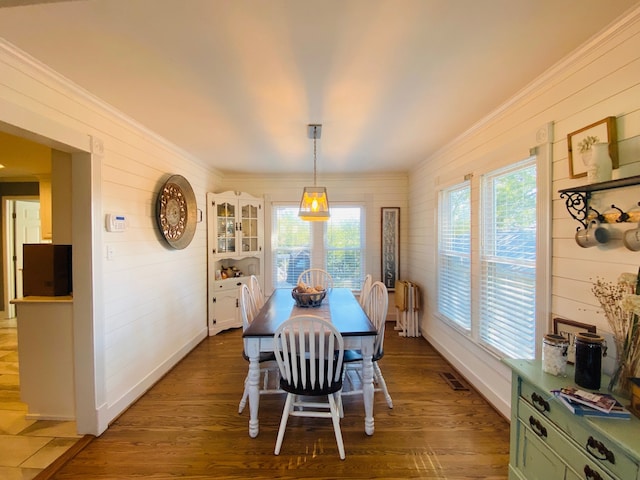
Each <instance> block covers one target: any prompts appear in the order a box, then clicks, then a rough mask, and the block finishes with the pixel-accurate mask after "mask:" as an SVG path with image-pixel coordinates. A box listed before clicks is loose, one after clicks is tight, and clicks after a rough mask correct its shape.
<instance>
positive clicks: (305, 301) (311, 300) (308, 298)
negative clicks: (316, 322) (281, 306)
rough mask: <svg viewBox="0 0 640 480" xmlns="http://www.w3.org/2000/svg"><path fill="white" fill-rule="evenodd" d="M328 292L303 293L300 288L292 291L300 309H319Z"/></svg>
mask: <svg viewBox="0 0 640 480" xmlns="http://www.w3.org/2000/svg"><path fill="white" fill-rule="evenodd" d="M326 295H327V291H326V290H315V291H312V292H308V291H303V290H301V289H299V288H298V287H295V288H294V289H293V290H291V296H292V297H293V299H294V300H295V301H296V305H297V306H298V307H319V306H320V305H321V304H322V300H324V297H326Z"/></svg>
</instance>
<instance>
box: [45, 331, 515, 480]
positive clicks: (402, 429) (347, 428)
mask: <svg viewBox="0 0 640 480" xmlns="http://www.w3.org/2000/svg"><path fill="white" fill-rule="evenodd" d="M240 349H241V333H240V331H239V330H234V331H228V332H223V333H221V334H219V335H217V336H215V337H210V338H207V339H206V340H204V341H203V342H202V343H201V344H200V345H198V347H196V348H195V349H194V350H193V351H192V352H191V353H190V354H189V355H188V356H187V357H186V358H185V359H183V360H182V361H181V362H180V363H179V364H178V365H177V366H176V367H175V368H174V369H173V370H172V371H171V372H169V373H168V374H167V375H166V376H165V377H164V378H163V379H162V380H161V381H160V382H158V383H157V384H156V385H155V386H154V387H153V388H152V389H150V390H149V392H147V393H146V394H145V395H144V396H143V397H142V398H140V399H139V400H138V401H137V402H136V403H135V404H134V405H132V406H131V407H130V408H129V409H128V410H127V411H126V412H124V413H123V414H122V415H121V416H120V417H119V418H118V419H117V420H116V421H115V422H114V423H113V424H112V425H111V426H110V428H109V429H108V430H107V431H106V432H105V433H104V434H103V435H101V436H100V437H99V438H96V439H94V440H93V441H92V442H91V443H90V444H89V445H87V446H86V447H85V448H84V449H83V450H82V451H80V452H79V453H78V454H77V455H76V456H75V457H74V458H73V459H71V460H70V461H68V462H67V463H66V464H65V465H64V466H63V467H62V468H61V469H60V470H59V471H58V472H57V473H56V474H55V475H53V476H52V477H51V478H53V479H59V480H80V479H82V480H90V479H96V480H102V479H110V480H112V479H119V480H127V479H134V478H149V479H175V478H180V479H205V478H207V479H210V478H228V479H243V480H246V479H255V480H261V479H273V478H279V479H318V478H327V479H330V478H344V479H361V478H384V479H389V480H393V479H408V478H425V479H444V478H447V479H454V478H459V479H462V478H486V479H506V478H507V475H508V462H509V424H508V422H507V421H506V420H505V419H504V418H502V417H501V416H500V415H499V414H498V413H497V412H496V411H495V410H494V409H493V408H492V407H491V406H490V405H488V404H487V402H486V401H485V400H484V399H483V398H482V397H481V396H480V395H479V394H478V393H477V392H475V391H474V390H473V389H469V390H453V389H451V387H450V386H449V385H447V383H446V382H445V381H444V380H443V379H442V377H441V376H440V375H439V374H440V372H443V371H448V372H454V371H453V369H452V368H451V366H450V365H448V364H447V362H445V361H444V360H443V359H442V357H440V355H438V353H437V352H435V350H434V349H433V348H432V347H431V346H430V345H429V343H428V342H427V341H426V340H424V339H422V338H403V337H399V336H398V335H397V333H396V332H394V331H393V329H392V328H388V329H387V334H386V338H385V357H384V358H383V359H382V360H381V362H380V365H381V368H382V370H383V373H384V376H385V380H386V381H387V386H388V388H389V392H390V393H391V396H392V397H393V402H394V408H393V409H389V408H388V407H387V404H386V402H385V400H384V397H383V396H382V395H381V394H376V396H375V407H374V415H375V427H376V430H375V433H374V435H373V436H371V437H369V436H367V435H366V434H365V433H364V407H363V404H362V400H361V398H359V397H358V396H351V397H345V398H344V409H345V416H344V418H343V419H342V421H341V429H342V434H343V438H344V444H345V449H346V454H347V458H346V460H344V461H341V460H340V459H339V457H338V450H337V446H336V443H335V438H334V435H333V429H332V427H331V423H330V421H328V420H327V421H323V419H315V418H290V419H289V425H288V427H287V431H286V433H285V438H284V443H283V446H282V451H281V454H280V455H279V456H276V455H274V454H273V449H274V446H275V438H276V434H277V430H278V426H279V422H280V416H281V414H282V407H283V404H284V395H283V394H282V395H269V396H262V397H261V399H260V434H259V435H258V437H257V438H255V439H252V438H250V437H249V435H248V422H249V409H248V407H247V408H246V409H245V411H244V412H243V413H242V414H238V411H237V409H238V402H239V400H240V397H241V396H242V390H243V380H244V377H245V375H246V373H247V368H248V365H247V363H246V362H244V361H243V360H242V359H241V357H240Z"/></svg>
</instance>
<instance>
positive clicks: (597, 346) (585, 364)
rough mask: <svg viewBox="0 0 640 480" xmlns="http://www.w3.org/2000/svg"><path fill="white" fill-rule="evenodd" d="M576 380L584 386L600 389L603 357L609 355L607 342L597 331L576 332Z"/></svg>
mask: <svg viewBox="0 0 640 480" xmlns="http://www.w3.org/2000/svg"><path fill="white" fill-rule="evenodd" d="M575 345H576V369H575V378H574V380H575V382H576V384H578V385H579V386H581V387H583V388H588V389H591V390H598V389H599V388H600V378H601V376H602V357H606V356H607V342H606V341H605V339H604V338H603V337H601V336H600V335H598V334H595V333H589V332H584V333H576V336H575Z"/></svg>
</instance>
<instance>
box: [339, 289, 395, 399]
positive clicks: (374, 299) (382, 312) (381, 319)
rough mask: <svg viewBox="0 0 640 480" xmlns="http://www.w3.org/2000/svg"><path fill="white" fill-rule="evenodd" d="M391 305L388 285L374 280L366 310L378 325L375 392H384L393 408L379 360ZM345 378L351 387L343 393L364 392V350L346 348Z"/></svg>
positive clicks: (374, 366) (375, 345)
mask: <svg viewBox="0 0 640 480" xmlns="http://www.w3.org/2000/svg"><path fill="white" fill-rule="evenodd" d="M388 306H389V293H388V291H387V287H386V286H385V284H384V283H382V282H374V283H373V284H372V285H371V289H370V290H369V293H368V295H367V298H366V299H365V304H364V311H365V312H366V313H367V316H368V317H369V320H371V322H372V323H373V324H374V325H375V326H376V330H377V333H376V340H375V343H374V348H373V357H372V361H373V380H374V384H375V385H374V392H384V398H385V400H386V401H387V405H388V406H389V408H393V400H392V399H391V395H389V390H388V389H387V383H386V382H385V380H384V376H383V375H382V370H381V369H380V365H379V364H378V362H379V361H380V360H381V359H382V357H383V356H384V330H385V323H386V319H387V309H388ZM344 362H345V378H346V379H347V380H348V381H349V382H350V385H351V387H352V388H351V389H350V390H349V391H343V393H342V395H345V396H347V395H355V394H362V387H361V385H362V365H363V359H362V352H361V351H360V350H345V352H344ZM350 373H353V374H355V375H356V376H357V377H358V383H357V384H355V383H354V382H352V381H351V379H350V378H349V374H350Z"/></svg>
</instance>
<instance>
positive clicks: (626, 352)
mask: <svg viewBox="0 0 640 480" xmlns="http://www.w3.org/2000/svg"><path fill="white" fill-rule="evenodd" d="M591 291H592V292H593V294H594V296H595V297H596V299H597V300H598V301H599V302H600V306H601V307H602V310H603V312H604V315H605V317H606V318H607V322H608V324H609V327H610V328H611V332H612V333H613V340H614V342H615V344H616V369H615V371H614V374H613V375H612V377H611V382H610V384H609V390H610V391H613V392H615V393H619V394H621V395H626V396H628V395H629V392H630V390H631V384H630V382H629V378H631V377H635V376H636V373H637V371H638V367H639V366H640V270H639V271H638V273H637V274H633V273H623V274H621V275H620V277H619V278H618V282H617V283H612V282H606V281H604V280H602V279H600V278H599V279H597V280H596V282H595V283H594V284H593V286H592V288H591Z"/></svg>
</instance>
